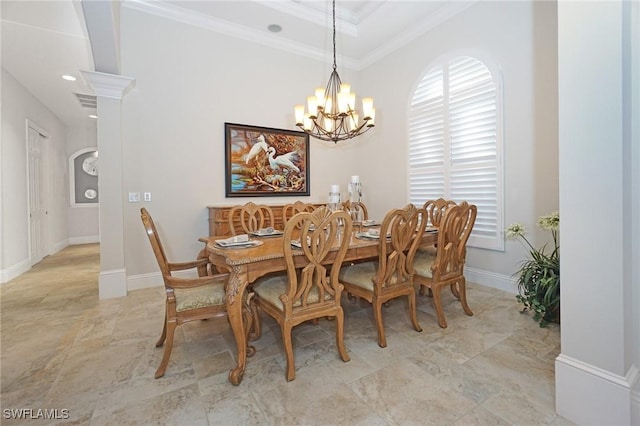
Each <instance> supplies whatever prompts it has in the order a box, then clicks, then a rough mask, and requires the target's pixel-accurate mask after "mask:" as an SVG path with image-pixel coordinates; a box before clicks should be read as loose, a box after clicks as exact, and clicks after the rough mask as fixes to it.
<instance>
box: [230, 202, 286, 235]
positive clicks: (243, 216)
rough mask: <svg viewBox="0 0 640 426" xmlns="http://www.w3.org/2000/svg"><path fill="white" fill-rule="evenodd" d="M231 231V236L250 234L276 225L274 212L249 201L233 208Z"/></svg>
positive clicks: (265, 206)
mask: <svg viewBox="0 0 640 426" xmlns="http://www.w3.org/2000/svg"><path fill="white" fill-rule="evenodd" d="M228 221H229V230H230V231H231V235H238V234H248V233H250V232H256V231H257V230H259V229H262V228H267V227H271V228H273V226H274V225H275V219H274V215H273V210H272V209H271V207H269V206H267V205H264V204H255V203H253V202H251V201H249V202H248V203H246V204H243V205H238V206H233V207H232V208H231V209H230V210H229V218H228Z"/></svg>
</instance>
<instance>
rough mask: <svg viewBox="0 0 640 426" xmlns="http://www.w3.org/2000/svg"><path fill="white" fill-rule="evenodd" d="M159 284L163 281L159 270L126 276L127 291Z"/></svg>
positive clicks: (158, 285) (161, 284)
mask: <svg viewBox="0 0 640 426" xmlns="http://www.w3.org/2000/svg"><path fill="white" fill-rule="evenodd" d="M161 286H164V282H163V281H162V274H161V273H160V272H153V273H150V274H137V275H129V276H128V277H127V288H128V289H129V291H131V290H140V289H143V288H149V287H161Z"/></svg>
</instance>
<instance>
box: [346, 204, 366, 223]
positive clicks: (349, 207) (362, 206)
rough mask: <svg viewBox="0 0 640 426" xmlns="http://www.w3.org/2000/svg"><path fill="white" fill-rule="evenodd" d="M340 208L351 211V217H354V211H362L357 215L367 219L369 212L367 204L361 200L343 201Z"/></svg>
mask: <svg viewBox="0 0 640 426" xmlns="http://www.w3.org/2000/svg"><path fill="white" fill-rule="evenodd" d="M342 210H344V211H346V212H350V213H351V219H354V215H355V214H357V213H355V212H362V213H361V214H360V215H359V216H360V217H361V218H362V220H368V219H369V212H368V211H367V206H366V205H365V204H364V203H363V202H361V201H345V202H344V203H342Z"/></svg>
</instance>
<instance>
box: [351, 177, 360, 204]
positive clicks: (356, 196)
mask: <svg viewBox="0 0 640 426" xmlns="http://www.w3.org/2000/svg"><path fill="white" fill-rule="evenodd" d="M349 201H351V202H358V203H360V202H361V201H362V183H360V182H351V183H350V184H349Z"/></svg>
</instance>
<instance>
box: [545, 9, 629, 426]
mask: <svg viewBox="0 0 640 426" xmlns="http://www.w3.org/2000/svg"><path fill="white" fill-rule="evenodd" d="M633 3H634V2H619V1H616V2H574V1H560V2H558V93H559V104H558V106H559V159H560V173H559V177H560V217H561V221H560V228H561V230H560V236H561V238H562V241H561V244H560V245H561V247H562V248H561V252H562V254H561V264H560V270H561V277H562V287H561V316H562V325H561V328H562V337H561V339H562V340H561V351H562V352H561V354H560V355H559V356H558V358H557V359H556V411H557V413H558V414H560V415H561V416H563V417H566V418H567V419H569V420H571V421H572V422H575V423H577V424H581V425H590V424H598V425H604V424H606V425H629V424H639V423H638V421H640V416H638V412H639V407H640V404H639V401H640V397H639V394H638V389H639V383H640V381H639V372H638V368H639V367H640V361H639V359H640V356H639V350H640V349H639V347H638V332H639V331H638V330H639V324H638V318H639V315H638V310H639V309H640V303H638V300H639V298H638V295H639V291H640V283H639V282H638V279H637V277H638V268H639V265H638V243H639V241H640V238H639V226H640V224H639V223H638V222H637V219H638V217H639V216H638V197H639V193H638V188H639V186H638V172H639V165H638V158H639V156H638V149H639V146H640V143H639V135H638V130H637V125H636V126H635V127H634V125H633V121H634V119H632V117H635V120H637V117H638V116H639V113H640V111H639V106H638V104H637V103H635V104H634V102H633V99H635V100H636V101H637V99H638V90H639V86H638V84H639V83H638V78H637V76H638V74H637V70H638V67H637V61H638V59H639V58H638V42H637V39H638V38H640V37H639V35H640V26H639V24H638V22H639V21H638V10H639V9H638V5H637V4H635V5H634V4H633ZM632 11H633V13H631V12H632ZM632 16H634V18H633V19H631V17H632ZM634 40H636V41H634ZM634 43H635V44H634ZM634 46H635V47H634ZM634 70H635V73H636V74H635V76H634V73H633V71H634Z"/></svg>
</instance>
